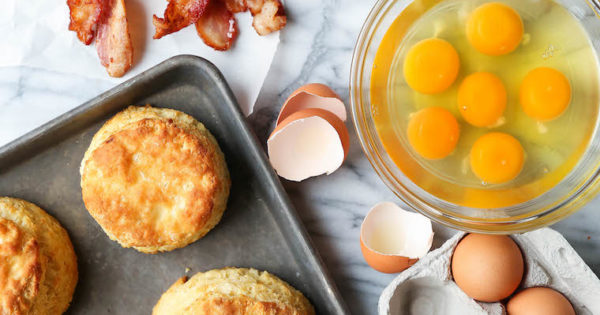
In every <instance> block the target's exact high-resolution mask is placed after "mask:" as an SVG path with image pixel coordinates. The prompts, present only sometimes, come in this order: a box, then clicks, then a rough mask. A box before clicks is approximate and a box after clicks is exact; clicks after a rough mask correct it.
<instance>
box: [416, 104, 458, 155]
mask: <svg viewBox="0 0 600 315" xmlns="http://www.w3.org/2000/svg"><path fill="white" fill-rule="evenodd" d="M407 133H408V141H409V142H410V145H411V146H412V147H413V149H414V150H415V151H417V153H418V154H420V155H421V156H422V157H424V158H426V159H431V160H436V159H441V158H444V157H446V156H447V155H448V154H450V153H452V151H454V148H455V147H456V143H457V142H458V137H459V135H460V128H459V126H458V122H457V121H456V118H454V116H453V115H452V114H451V113H450V112H449V111H448V110H446V109H444V108H441V107H428V108H425V109H422V110H420V111H418V112H417V113H415V114H413V116H412V117H411V119H410V121H409V123H408V132H407Z"/></svg>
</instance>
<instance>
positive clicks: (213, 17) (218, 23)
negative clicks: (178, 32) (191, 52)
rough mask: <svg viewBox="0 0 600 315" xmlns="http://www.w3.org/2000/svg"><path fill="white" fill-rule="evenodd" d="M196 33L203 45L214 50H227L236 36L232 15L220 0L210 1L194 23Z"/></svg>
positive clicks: (236, 30) (234, 21) (235, 24)
mask: <svg viewBox="0 0 600 315" xmlns="http://www.w3.org/2000/svg"><path fill="white" fill-rule="evenodd" d="M196 31H197V32H198V35H200V38H202V40H203V41H204V43H205V44H206V45H208V46H210V47H212V48H214V49H216V50H228V49H229V48H230V47H231V45H232V44H233V42H234V41H235V39H236V37H237V35H238V28H237V22H236V20H235V17H234V16H233V13H232V12H230V11H229V10H228V9H227V7H226V4H225V3H224V2H222V1H221V0H212V1H210V3H209V4H208V7H207V8H206V11H205V12H204V14H202V16H200V18H199V19H198V21H197V22H196Z"/></svg>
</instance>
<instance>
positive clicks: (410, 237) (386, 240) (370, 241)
mask: <svg viewBox="0 0 600 315" xmlns="http://www.w3.org/2000/svg"><path fill="white" fill-rule="evenodd" d="M432 243H433V229H432V226H431V221H430V220H429V219H428V218H426V217H425V216H423V215H421V214H418V213H414V212H410V211H406V210H404V209H402V208H400V207H398V206H397V205H396V204H394V203H392V202H382V203H379V204H377V205H375V206H374V207H373V208H372V209H371V210H370V211H369V213H368V214H367V216H366V217H365V219H364V221H363V223H362V225H361V227H360V248H361V251H362V254H363V256H364V258H365V260H366V261H367V264H369V266H371V268H373V269H375V270H377V271H380V272H384V273H396V272H401V271H403V270H405V269H406V268H408V267H410V266H412V265H413V264H414V263H416V262H417V261H418V260H419V258H421V257H423V256H425V255H426V254H427V252H429V249H431V244H432Z"/></svg>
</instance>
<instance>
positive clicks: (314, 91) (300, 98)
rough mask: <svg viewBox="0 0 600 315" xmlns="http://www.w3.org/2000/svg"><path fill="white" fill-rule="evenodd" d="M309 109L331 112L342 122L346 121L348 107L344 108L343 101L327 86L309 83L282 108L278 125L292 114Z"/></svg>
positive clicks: (298, 90)
mask: <svg viewBox="0 0 600 315" xmlns="http://www.w3.org/2000/svg"><path fill="white" fill-rule="evenodd" d="M308 108H320V109H324V110H327V111H330V112H331V113H333V114H335V115H336V116H338V118H339V119H341V120H342V121H346V106H344V103H343V102H342V99H341V98H340V97H339V96H338V95H337V94H336V93H335V92H334V91H333V90H332V89H331V88H330V87H328V86H327V85H324V84H321V83H309V84H306V85H303V86H301V87H299V88H298V89H296V90H295V91H294V92H292V94H290V96H289V97H288V98H287V100H286V101H285V102H284V103H283V106H282V107H281V110H280V112H279V116H278V117H277V124H279V123H281V122H282V121H283V120H284V119H286V118H288V117H289V116H290V115H291V114H293V113H295V112H297V111H300V110H303V109H308Z"/></svg>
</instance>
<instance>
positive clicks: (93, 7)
mask: <svg viewBox="0 0 600 315" xmlns="http://www.w3.org/2000/svg"><path fill="white" fill-rule="evenodd" d="M104 2H105V0H67V5H68V6H69V11H70V16H71V22H70V23H69V30H71V31H74V32H76V33H77V38H79V40H80V41H81V42H83V43H84V44H86V45H89V44H90V43H91V42H92V40H93V39H94V33H95V31H96V24H97V23H98V19H99V18H100V13H101V12H102V7H103V5H104Z"/></svg>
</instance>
